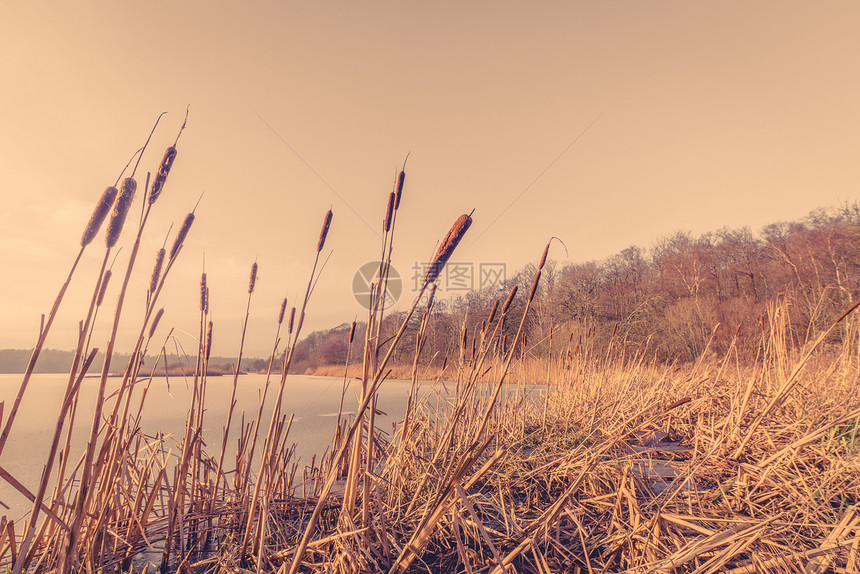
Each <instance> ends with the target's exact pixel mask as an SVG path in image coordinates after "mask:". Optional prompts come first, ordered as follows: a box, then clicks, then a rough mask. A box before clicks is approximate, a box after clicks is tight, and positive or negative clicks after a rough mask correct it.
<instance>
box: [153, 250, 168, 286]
mask: <svg viewBox="0 0 860 574" xmlns="http://www.w3.org/2000/svg"><path fill="white" fill-rule="evenodd" d="M166 253H167V252H166V251H165V250H164V248H163V247H162V248H161V249H159V250H158V253H157V254H156V255H155V267H153V268H152V277H150V278H149V292H150V293H155V288H156V287H158V280H159V279H160V278H161V266H162V265H164V255H165V254H166Z"/></svg>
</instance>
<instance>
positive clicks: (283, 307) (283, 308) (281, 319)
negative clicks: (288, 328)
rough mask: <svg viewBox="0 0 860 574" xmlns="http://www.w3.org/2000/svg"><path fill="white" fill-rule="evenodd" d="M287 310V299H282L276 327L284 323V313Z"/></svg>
mask: <svg viewBox="0 0 860 574" xmlns="http://www.w3.org/2000/svg"><path fill="white" fill-rule="evenodd" d="M286 310H287V298H286V297H284V302H283V303H281V312H280V313H278V325H280V324H281V323H283V322H284V311H286Z"/></svg>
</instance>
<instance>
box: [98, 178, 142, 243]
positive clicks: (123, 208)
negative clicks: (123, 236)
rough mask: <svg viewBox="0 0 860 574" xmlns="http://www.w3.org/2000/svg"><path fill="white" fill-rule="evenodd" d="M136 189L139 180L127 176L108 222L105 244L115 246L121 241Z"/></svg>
mask: <svg viewBox="0 0 860 574" xmlns="http://www.w3.org/2000/svg"><path fill="white" fill-rule="evenodd" d="M135 191H137V182H136V181H134V179H132V178H130V177H127V178H125V179H124V180H122V187H121V188H120V192H119V197H118V198H117V200H116V203H115V204H114V206H113V214H111V218H110V221H109V222H108V230H107V237H106V238H105V245H107V246H108V247H113V246H114V245H116V242H117V241H119V235H120V233H122V226H123V225H124V224H125V218H126V216H127V215H128V210H129V209H130V208H131V204H132V202H133V201H134V192H135Z"/></svg>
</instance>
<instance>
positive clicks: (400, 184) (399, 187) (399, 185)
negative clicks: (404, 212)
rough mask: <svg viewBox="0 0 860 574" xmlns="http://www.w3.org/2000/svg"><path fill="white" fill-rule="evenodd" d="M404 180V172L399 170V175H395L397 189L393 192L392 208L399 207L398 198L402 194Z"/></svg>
mask: <svg viewBox="0 0 860 574" xmlns="http://www.w3.org/2000/svg"><path fill="white" fill-rule="evenodd" d="M405 181H406V172H405V171H402V170H401V172H400V175H399V176H398V177H397V191H396V192H395V198H394V209H400V198H401V197H402V196H403V183H404V182H405Z"/></svg>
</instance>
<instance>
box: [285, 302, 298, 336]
mask: <svg viewBox="0 0 860 574" xmlns="http://www.w3.org/2000/svg"><path fill="white" fill-rule="evenodd" d="M295 319H296V308H295V307H293V308H292V309H290V324H289V326H288V327H287V332H288V333H290V334H292V332H293V322H294V321H295Z"/></svg>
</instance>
